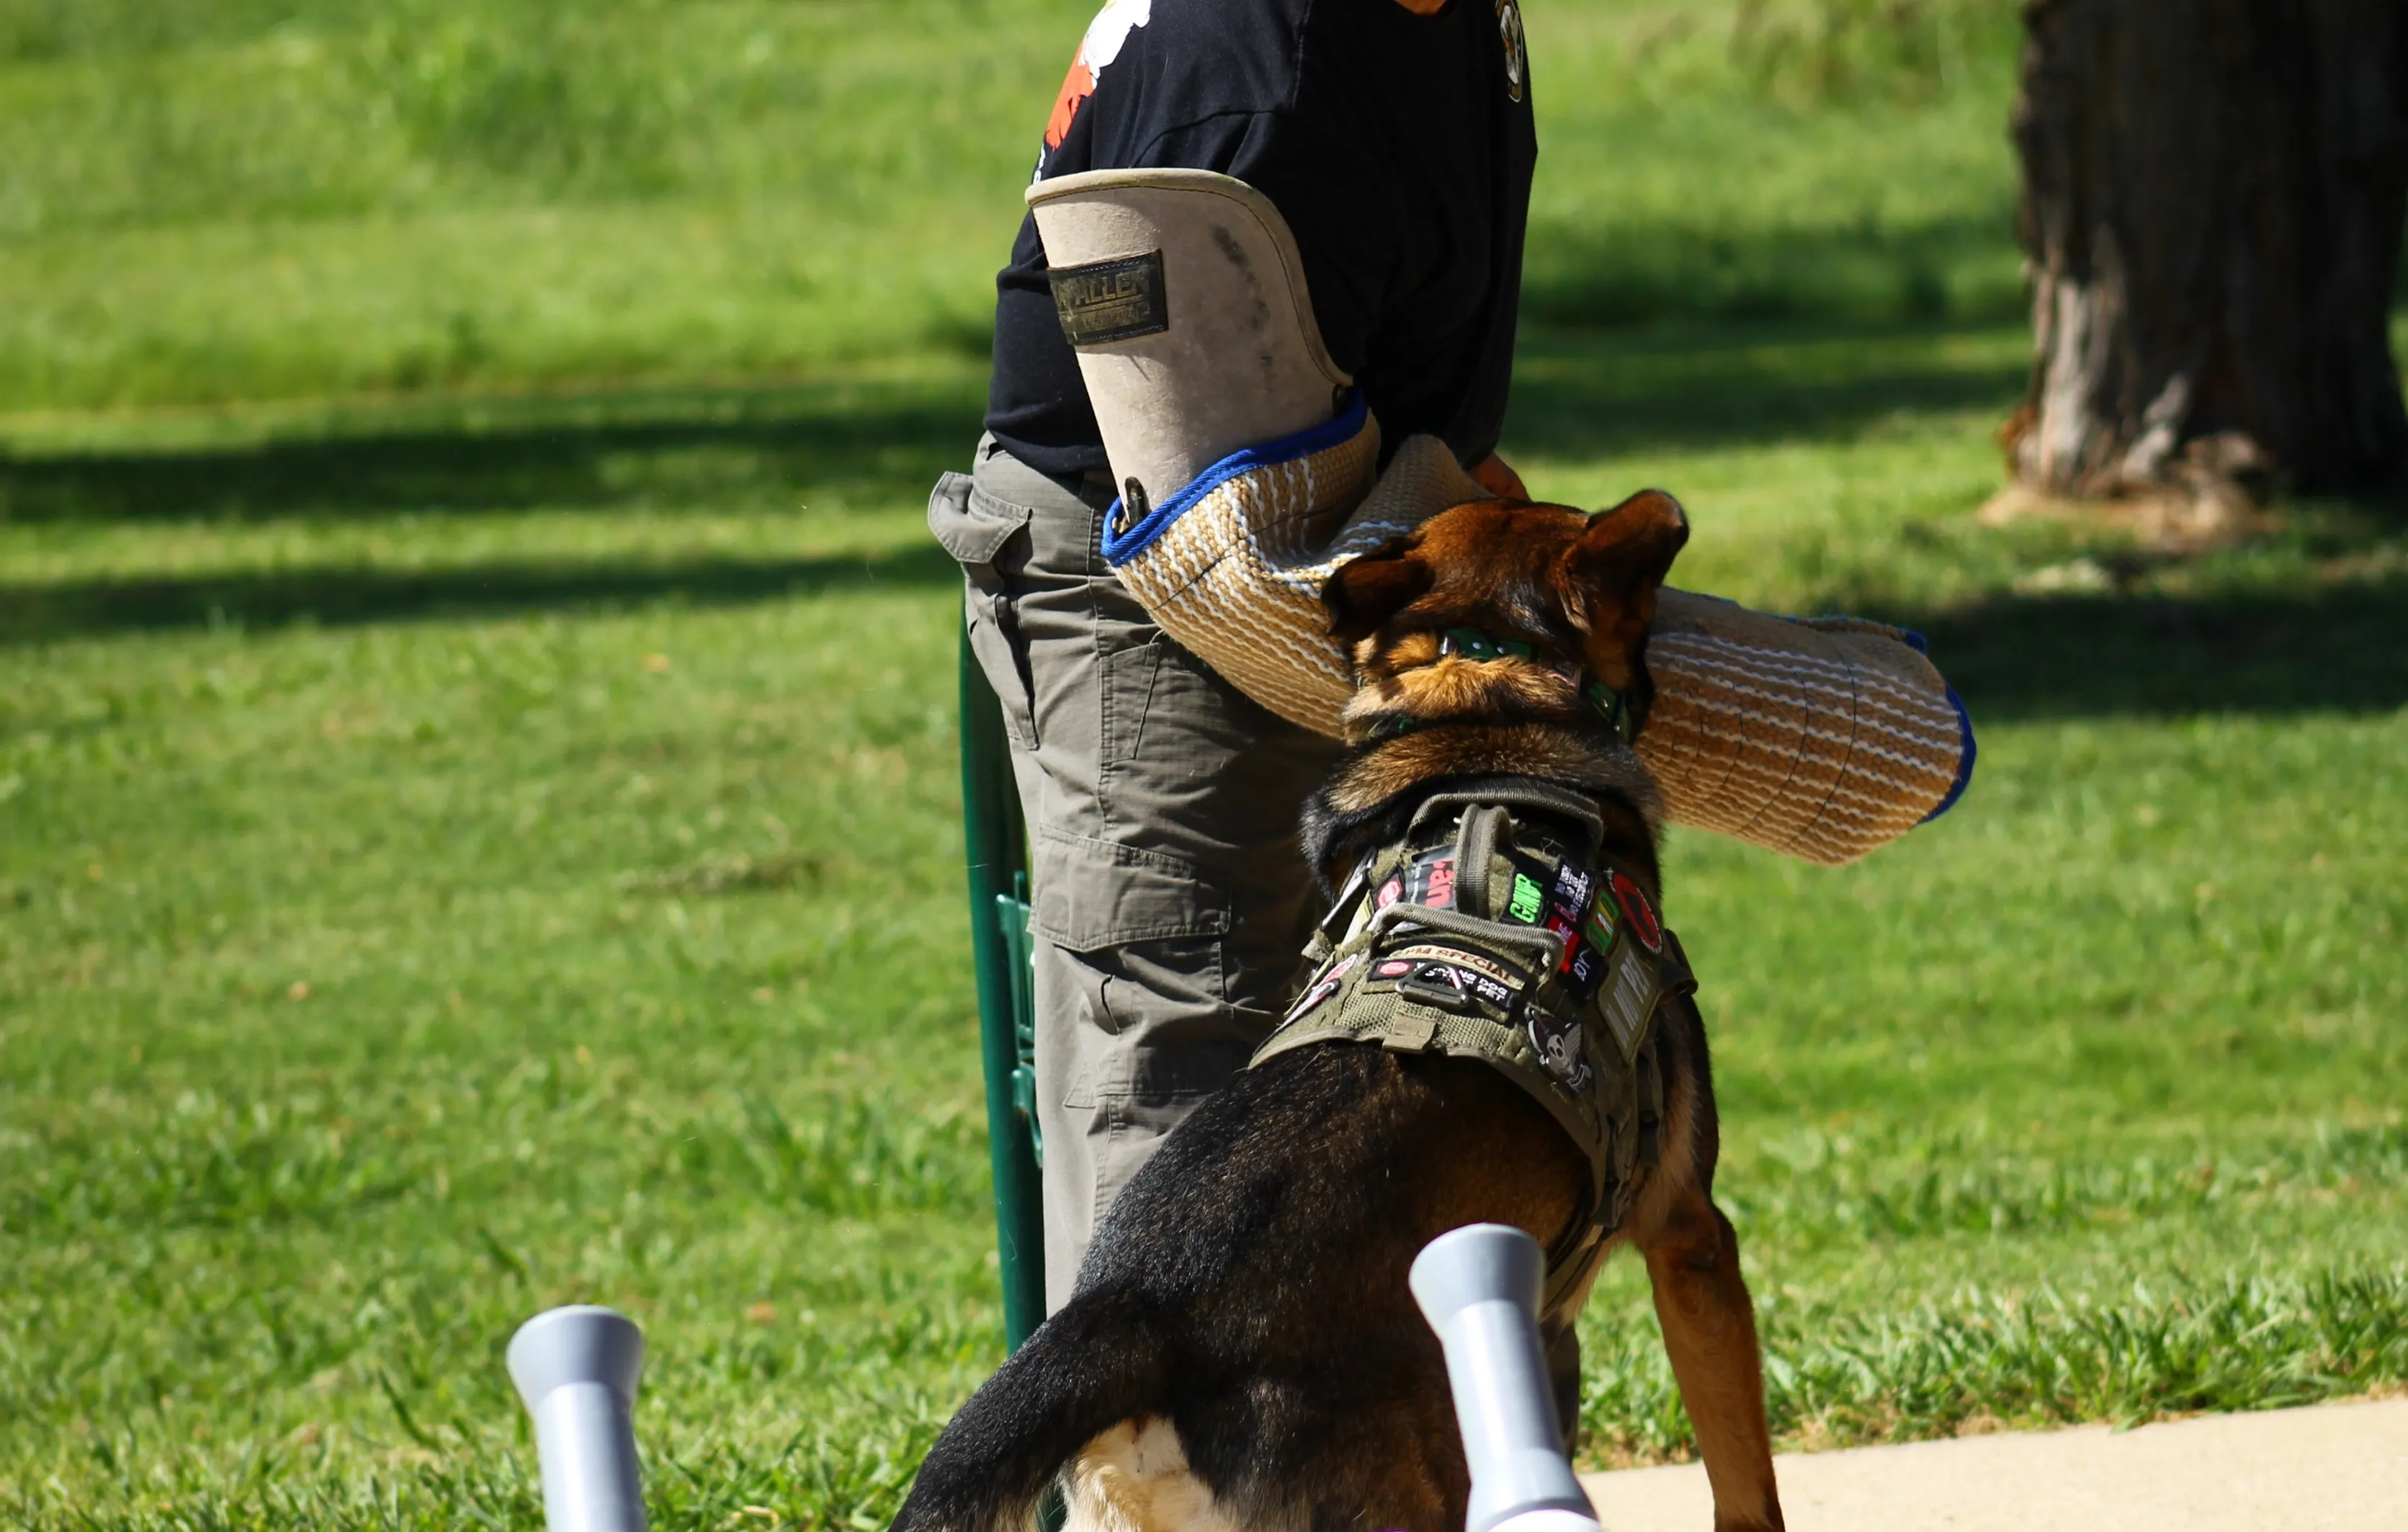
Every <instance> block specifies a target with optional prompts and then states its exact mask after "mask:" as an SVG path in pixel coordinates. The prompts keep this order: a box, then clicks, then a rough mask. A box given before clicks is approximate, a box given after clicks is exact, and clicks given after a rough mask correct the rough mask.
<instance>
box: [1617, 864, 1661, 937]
mask: <svg viewBox="0 0 2408 1532" xmlns="http://www.w3.org/2000/svg"><path fill="white" fill-rule="evenodd" d="M1613 901H1614V903H1616V904H1618V905H1620V906H1622V913H1623V915H1624V916H1625V917H1626V918H1627V919H1628V921H1629V922H1630V934H1631V935H1632V936H1635V937H1637V938H1639V945H1641V947H1644V948H1646V949H1647V950H1648V951H1649V952H1662V951H1663V950H1664V927H1663V925H1662V924H1661V923H1659V922H1658V921H1657V920H1656V911H1655V910H1654V909H1651V908H1649V906H1648V903H1647V895H1646V894H1645V893H1644V892H1642V891H1641V889H1640V887H1639V885H1638V884H1637V883H1636V882H1633V881H1631V879H1630V877H1629V875H1628V874H1627V873H1621V872H1617V873H1615V874H1614V875H1613Z"/></svg>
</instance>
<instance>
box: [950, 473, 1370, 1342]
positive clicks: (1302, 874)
mask: <svg viewBox="0 0 2408 1532" xmlns="http://www.w3.org/2000/svg"><path fill="white" fill-rule="evenodd" d="M1111 499H1112V490H1111V484H1110V481H1109V478H1108V476H1106V475H1102V474H1097V475H1095V476H1093V477H1092V480H1090V481H1084V482H1082V481H1076V480H1074V481H1071V482H1069V483H1067V484H1066V483H1064V482H1061V481H1059V480H1054V479H1052V478H1049V477H1048V476H1046V475H1044V474H1041V473H1039V472H1038V471H1037V470H1036V469H1034V468H1031V467H1029V466H1028V465H1026V464H1024V463H1022V462H1020V461H1019V460H1018V459H1017V458H1014V457H1012V456H1011V454H1010V453H1008V452H1006V451H1003V450H1002V449H1001V448H999V447H997V446H996V445H995V444H994V443H993V441H991V440H989V441H982V442H981V443H980V444H979V449H978V456H977V461H976V463H975V465H973V468H972V471H971V472H970V473H969V474H968V475H967V476H965V475H962V474H947V475H946V476H945V477H944V479H943V480H940V481H939V483H938V485H937V489H936V493H935V494H933V495H931V496H930V498H929V502H928V525H929V529H930V530H931V531H933V532H934V533H935V534H936V537H937V540H938V541H939V542H940V543H942V544H943V545H944V546H945V548H946V550H947V551H950V552H951V553H952V554H953V557H954V558H955V559H957V560H959V561H960V563H961V566H962V569H963V572H964V574H965V576H966V577H967V578H968V587H969V588H968V620H969V635H970V645H971V648H972V650H973V651H974V652H975V653H976V654H977V656H978V659H979V663H980V666H981V667H982V669H984V670H985V672H986V676H987V680H990V681H991V682H993V683H994V685H995V691H996V695H997V696H998V697H1000V698H1001V699H1002V701H1003V713H1004V726H1005V729H1006V731H1007V732H1008V733H1009V734H1010V736H1011V745H1012V766H1013V772H1014V776H1015V778H1016V780H1017V785H1018V787H1019V790H1020V802H1021V807H1022V809H1023V810H1024V812H1025V815H1026V817H1027V821H1028V826H1029V842H1030V845H1029V852H1030V859H1031V862H1032V871H1031V882H1032V884H1033V893H1034V895H1035V904H1036V912H1035V918H1034V920H1033V922H1032V924H1033V927H1034V930H1035V934H1036V936H1037V938H1038V942H1037V974H1036V980H1037V984H1036V994H1037V1119H1038V1126H1039V1130H1040V1131H1041V1132H1042V1133H1043V1135H1044V1139H1045V1170H1044V1187H1045V1298H1046V1307H1047V1309H1048V1310H1049V1311H1050V1310H1054V1309H1058V1308H1060V1307H1061V1306H1062V1304H1063V1302H1064V1300H1066V1299H1067V1298H1068V1296H1070V1290H1071V1287H1072V1286H1073V1284H1074V1281H1075V1280H1076V1277H1077V1275H1078V1268H1079V1263H1080V1261H1081V1260H1082V1258H1083V1257H1084V1255H1085V1253H1086V1249H1087V1241H1088V1239H1089V1238H1090V1237H1091V1236H1092V1235H1093V1234H1094V1232H1095V1228H1096V1224H1097V1219H1098V1218H1099V1217H1100V1216H1101V1214H1102V1212H1103V1210H1104V1209H1105V1208H1106V1207H1107V1206H1109V1205H1110V1204H1111V1199H1112V1197H1113V1196H1114V1195H1115V1194H1116V1193H1118V1192H1119V1190H1120V1189H1121V1188H1122V1187H1123V1186H1125V1185H1126V1184H1127V1183H1128V1180H1129V1178H1130V1177H1131V1176H1132V1175H1134V1174H1136V1173H1137V1169H1138V1167H1140V1166H1141V1165H1143V1164H1144V1163H1145V1162H1146V1159H1147V1158H1148V1156H1150V1155H1151V1154H1152V1153H1154V1146H1155V1145H1156V1144H1158V1143H1159V1142H1161V1140H1162V1138H1163V1136H1164V1135H1165V1134H1167V1133H1168V1132H1169V1131H1170V1130H1171V1128H1172V1127H1174V1126H1176V1125H1177V1124H1178V1122H1179V1120H1180V1118H1182V1117H1183V1116H1184V1115H1185V1114H1186V1112H1187V1110H1188V1109H1189V1108H1191V1107H1193V1106H1194V1105H1195V1104H1196V1103H1197V1102H1198V1101H1200V1100H1202V1099H1203V1098H1204V1097H1205V1096H1206V1095H1210V1094H1211V1093H1212V1092H1213V1091H1215V1090H1218V1089H1219V1088H1220V1087H1221V1086H1222V1085H1224V1084H1226V1083H1227V1081H1229V1080H1230V1078H1231V1077H1232V1076H1234V1075H1235V1074H1236V1073H1237V1072H1238V1071H1239V1070H1240V1069H1241V1068H1243V1067H1245V1064H1246V1060H1247V1059H1248V1057H1250V1056H1251V1055H1252V1054H1253V1052H1254V1045H1255V1044H1256V1043H1258V1042H1260V1041H1261V1040H1262V1039H1263V1038H1264V1037H1265V1036H1266V1035H1267V1034H1269V1031H1270V1029H1271V1027H1272V1026H1273V1024H1276V1023H1277V1022H1278V1020H1279V1017H1280V1014H1281V1012H1282V1010H1283V1009H1284V1007H1285V1005H1286V1002H1287V999H1288V996H1289V995H1290V993H1291V991H1292V989H1293V987H1294V985H1295V983H1296V981H1297V974H1298V967H1299V965H1300V964H1301V962H1302V957H1301V949H1302V948H1303V946H1304V942H1305V938H1306V937H1307V936H1308V935H1309V934H1310V933H1311V929H1312V923H1313V921H1314V920H1315V919H1316V918H1317V917H1318V916H1319V914H1320V913H1321V911H1320V909H1319V897H1318V895H1317V894H1316V893H1315V892H1314V889H1313V881H1312V874H1311V873H1310V872H1308V871H1307V870H1306V867H1305V865H1304V858H1303V854H1302V852H1300V851H1299V850H1298V848H1297V833H1296V824H1297V812H1298V810H1299V809H1302V807H1303V805H1304V799H1305V797H1306V795H1308V794H1310V793H1311V792H1312V789H1313V788H1314V787H1316V786H1318V785H1319V784H1320V781H1321V779H1322V778H1323V777H1324V776H1326V775H1327V773H1328V770H1329V766H1330V764H1331V763H1332V762H1333V761H1334V760H1335V759H1336V756H1337V750H1338V747H1337V745H1336V743H1335V742H1334V741H1331V740H1328V739H1326V738H1324V737H1321V736H1319V735H1316V734H1313V733H1312V732H1310V731H1309V730H1305V729H1302V728H1299V727H1297V725H1295V724H1293V723H1288V722H1286V721H1285V720H1283V719H1282V718H1280V717H1279V716H1278V715H1276V714H1274V713H1272V712H1270V711H1269V710H1268V709H1264V708H1263V707H1262V706H1261V705H1259V704H1257V703H1255V702H1254V701H1252V700H1250V699H1249V698H1247V697H1246V696H1245V695H1243V694H1241V693H1240V692H1239V691H1238V690H1237V689H1236V688H1235V687H1233V686H1231V685H1230V684H1229V683H1228V682H1226V681H1225V680H1222V679H1221V678H1220V677H1219V676H1218V675H1216V674H1214V673H1213V672H1212V671H1211V670H1210V669H1208V668H1206V666H1205V665H1204V662H1203V661H1201V660H1199V659H1197V657H1196V656H1195V655H1193V654H1191V653H1189V652H1188V651H1186V650H1184V649H1183V648H1181V647H1180V646H1179V645H1178V644H1176V643H1174V642H1172V641H1171V640H1170V639H1169V638H1168V637H1165V636H1164V635H1163V633H1162V630H1161V629H1159V628H1157V627H1155V626H1154V623H1153V622H1152V621H1151V620H1150V619H1148V618H1147V616H1146V614H1145V611H1144V609H1142V608H1140V606H1139V605H1138V604H1137V602H1136V601H1135V600H1134V599H1133V598H1132V597H1131V596H1130V595H1129V594H1128V593H1127V592H1126V591H1125V589H1123V588H1122V586H1121V583H1120V580H1119V579H1118V578H1117V577H1116V576H1114V575H1113V574H1112V572H1111V569H1110V567H1108V566H1106V565H1105V563H1104V557H1103V551H1102V537H1103V524H1104V511H1105V509H1106V508H1108V507H1109V506H1110V505H1111Z"/></svg>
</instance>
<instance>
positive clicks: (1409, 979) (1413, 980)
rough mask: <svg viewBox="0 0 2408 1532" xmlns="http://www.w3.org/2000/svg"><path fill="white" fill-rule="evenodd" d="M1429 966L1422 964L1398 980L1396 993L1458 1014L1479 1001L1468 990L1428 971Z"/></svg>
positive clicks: (1474, 1005)
mask: <svg viewBox="0 0 2408 1532" xmlns="http://www.w3.org/2000/svg"><path fill="white" fill-rule="evenodd" d="M1430 969H1431V965H1428V964H1424V965H1423V966H1420V967H1417V968H1415V969H1414V970H1413V971H1412V972H1411V973H1409V974H1407V975H1405V976H1404V977H1403V978H1402V979H1399V980H1398V981H1397V994H1398V996H1399V997H1401V998H1403V999H1407V1000H1412V1001H1417V1002H1419V1003H1420V1004H1422V1005H1426V1006H1435V1007H1437V1008H1438V1009H1441V1010H1449V1011H1453V1012H1455V1014H1456V1015H1458V1016H1460V1015H1463V1014H1465V1013H1466V1012H1468V1011H1469V1010H1471V1009H1474V1008H1475V1007H1476V1006H1477V1005H1478V1003H1479V1002H1478V1001H1477V1000H1475V999H1474V998H1473V996H1472V994H1471V992H1470V991H1469V990H1467V989H1465V988H1463V987H1462V986H1461V985H1459V984H1456V983H1454V982H1453V981H1449V980H1445V979H1441V978H1439V977H1437V976H1436V975H1435V974H1433V973H1432V972H1431V971H1430Z"/></svg>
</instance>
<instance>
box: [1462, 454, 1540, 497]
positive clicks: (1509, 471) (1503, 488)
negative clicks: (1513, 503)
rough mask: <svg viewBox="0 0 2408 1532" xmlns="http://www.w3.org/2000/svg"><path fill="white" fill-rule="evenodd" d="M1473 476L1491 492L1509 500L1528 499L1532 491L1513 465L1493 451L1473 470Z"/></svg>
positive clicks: (1482, 486) (1483, 487) (1481, 485)
mask: <svg viewBox="0 0 2408 1532" xmlns="http://www.w3.org/2000/svg"><path fill="white" fill-rule="evenodd" d="M1471 477H1472V479H1473V480H1476V481H1477V482H1478V483H1479V485H1480V487H1481V488H1482V489H1484V490H1486V491H1487V492H1488V493H1489V494H1494V495H1498V496H1499V497H1500V498H1503V499H1507V500H1527V499H1528V498H1530V492H1529V491H1528V490H1527V489H1526V488H1524V487H1523V484H1522V476H1521V475H1520V474H1518V473H1515V472H1514V471H1513V465H1512V464H1510V463H1508V462H1506V461H1505V460H1504V459H1503V458H1501V457H1498V455H1497V454H1496V453H1494V452H1491V453H1489V454H1488V455H1487V456H1486V457H1484V458H1483V459H1481V460H1480V462H1479V464H1478V465H1475V466H1474V467H1473V468H1472V470H1471Z"/></svg>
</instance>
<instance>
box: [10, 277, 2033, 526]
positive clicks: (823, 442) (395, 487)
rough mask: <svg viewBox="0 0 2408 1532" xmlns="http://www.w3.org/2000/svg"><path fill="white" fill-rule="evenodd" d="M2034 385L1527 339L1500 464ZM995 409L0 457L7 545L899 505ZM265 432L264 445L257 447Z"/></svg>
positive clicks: (887, 410)
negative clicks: (454, 518)
mask: <svg viewBox="0 0 2408 1532" xmlns="http://www.w3.org/2000/svg"><path fill="white" fill-rule="evenodd" d="M2022 368H2023V349H2022V342H2021V340H2020V339H2019V337H2018V336H2016V335H2015V334H2014V331H2013V330H2012V329H2006V330H2002V329H2000V328H1999V327H1996V326H1989V327H1978V328H1969V327H1966V326H1963V325H1949V324H1936V323H1935V324H1921V325H1896V324H1893V325H1885V326H1872V327H1868V326H1863V325H1857V326H1853V327H1835V326H1831V325H1824V326H1820V327H1801V326H1797V325H1787V326H1781V327H1775V328H1770V329H1768V328H1767V327H1765V326H1762V325H1757V326H1754V327H1752V328H1742V327H1720V328H1714V327H1687V328H1682V329H1675V330H1667V331H1660V332H1628V331H1617V332H1592V331H1563V330H1554V331H1550V330H1543V329H1541V330H1535V331H1533V332H1532V334H1531V335H1530V336H1528V337H1527V339H1526V341H1525V343H1524V344H1523V346H1522V348H1521V352H1520V359H1519V364H1518V368H1517V373H1516V381H1515V386H1514V403H1513V416H1512V431H1511V434H1510V438H1509V442H1508V447H1509V450H1512V451H1536V452H1540V453H1544V454H1551V455H1563V456H1572V455H1579V454H1584V453H1597V452H1605V451H1617V450H1624V449H1628V448H1632V447H1640V446H1649V445H1679V446H1698V447H1713V446H1720V445H1738V444H1743V443H1749V442H1758V441H1766V440H1773V439H1788V438H1834V437H1848V436H1851V435H1853V434H1855V433H1856V431H1858V430H1860V429H1862V428H1863V427H1864V426H1865V425H1867V424H1869V423H1871V422H1874V421H1877V420H1880V419H1882V418H1885V417H1886V416H1889V415H1893V414H1895V413H1897V412H1899V411H1900V410H1909V409H1920V410H1935V409H1942V410H1944V409H1957V408H1975V407H1980V408H1991V409H1995V410H1996V411H1997V412H1998V413H2000V415H2003V414H2004V413H2005V412H2006V410H2007V409H2008V408H2011V407H2012V405H2013V404H2014V399H2015V397H2016V395H2017V393H2018V391H2019V390H2020V388H2021V386H2022V380H2023V379H2022ZM982 404H983V394H982V383H981V381H980V379H978V378H977V376H976V375H975V372H974V371H972V372H965V373H963V374H960V375H958V376H953V377H948V378H946V379H941V380H934V381H920V382H910V383H862V384H827V385H810V386H796V387H790V388H761V389H749V390H748V389H716V390H710V389H695V390H654V391H651V392H640V391H630V392H621V393H616V394H597V395H593V396H589V397H583V398H535V399H488V400H478V399H456V400H444V399H431V400H425V401H402V402H396V403H392V404H387V405H381V406H376V407H353V408H337V409H332V410H329V411H326V412H324V413H323V414H322V415H321V416H318V417H316V418H312V419H307V420H293V419H288V420H286V421H284V422H282V423H281V424H279V425H277V426H275V427H274V428H273V429H274V431H275V432H276V434H274V435H270V436H268V437H267V439H242V440H219V441H209V442H208V443H206V444H205V445H197V446H179V447H176V448H171V449H164V450H160V449H151V448H147V447H144V446H140V445H135V446H129V447H127V448H123V449H112V450H83V451H61V452H54V453H52V452H45V453H30V452H29V453H23V454H21V455H18V456H15V457H11V456H9V455H8V454H7V452H6V451H0V523H7V522H11V521H13V522H18V523H35V522H68V521H83V522H97V521H121V522H126V521H130V522H138V521H146V520H157V521H172V520H217V521H267V520H274V519H278V518H284V517H308V516H335V517H362V516H380V515H401V514H408V513H412V512H420V511H442V510H475V511H509V510H513V509H525V508H537V507H562V508H609V507H616V506H625V505H646V506H652V507H675V506H679V505H698V504H703V503H706V502H717V503H720V504H724V503H726V502H728V501H729V500H731V499H735V500H743V499H748V498H749V499H752V500H754V501H756V502H758V501H776V500H781V499H789V498H793V497H797V496H801V495H804V494H827V493H838V494H845V495H847V496H850V497H853V498H857V499H864V500H877V501H885V502H904V503H909V502H911V501H914V500H916V499H917V498H918V497H919V496H920V495H922V494H925V493H926V489H927V486H928V484H929V483H930V482H932V481H933V480H935V478H936V476H937V475H938V474H939V473H940V472H942V471H943V470H945V469H947V468H953V467H960V466H962V465H964V464H965V463H966V462H967V460H968V456H969V451H970V448H971V445H972V443H973V442H975V441H976V439H977V436H978V428H979V416H980V412H981V408H982ZM239 428H241V422H239V421H237V422H235V423H234V424H232V425H229V426H228V427H226V429H227V430H234V429H239ZM251 432H252V436H253V437H254V438H255V437H257V436H258V434H259V432H260V427H259V426H258V425H257V423H256V422H253V423H252V425H251Z"/></svg>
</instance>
